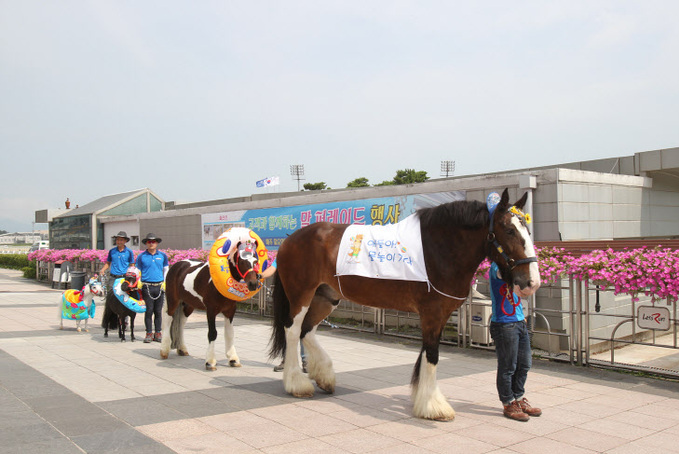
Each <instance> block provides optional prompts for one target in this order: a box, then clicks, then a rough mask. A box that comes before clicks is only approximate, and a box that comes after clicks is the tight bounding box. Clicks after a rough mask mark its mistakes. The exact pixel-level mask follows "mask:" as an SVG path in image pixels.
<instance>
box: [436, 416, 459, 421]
mask: <svg viewBox="0 0 679 454" xmlns="http://www.w3.org/2000/svg"><path fill="white" fill-rule="evenodd" d="M431 419H432V420H434V421H441V422H448V421H452V420H453V419H455V416H452V417H451V416H438V417H436V418H431Z"/></svg>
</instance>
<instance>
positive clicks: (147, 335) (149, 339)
mask: <svg viewBox="0 0 679 454" xmlns="http://www.w3.org/2000/svg"><path fill="white" fill-rule="evenodd" d="M152 340H153V334H151V333H146V337H145V338H144V343H145V344H148V343H149V342H151V341H152Z"/></svg>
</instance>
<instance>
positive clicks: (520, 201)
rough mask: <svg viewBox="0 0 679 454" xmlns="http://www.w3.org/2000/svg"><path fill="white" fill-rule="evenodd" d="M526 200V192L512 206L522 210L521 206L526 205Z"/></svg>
mask: <svg viewBox="0 0 679 454" xmlns="http://www.w3.org/2000/svg"><path fill="white" fill-rule="evenodd" d="M526 200H528V192H524V193H523V197H521V198H520V199H519V200H517V201H516V203H514V206H515V207H516V208H518V209H519V210H522V209H523V206H524V205H525V204H526Z"/></svg>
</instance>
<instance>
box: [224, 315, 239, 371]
mask: <svg viewBox="0 0 679 454" xmlns="http://www.w3.org/2000/svg"><path fill="white" fill-rule="evenodd" d="M233 339H234V334H233V324H232V323H231V321H230V320H229V319H228V318H227V317H224V347H225V351H226V359H228V360H229V366H231V367H241V363H240V359H239V358H238V353H236V346H235V344H234V342H233Z"/></svg>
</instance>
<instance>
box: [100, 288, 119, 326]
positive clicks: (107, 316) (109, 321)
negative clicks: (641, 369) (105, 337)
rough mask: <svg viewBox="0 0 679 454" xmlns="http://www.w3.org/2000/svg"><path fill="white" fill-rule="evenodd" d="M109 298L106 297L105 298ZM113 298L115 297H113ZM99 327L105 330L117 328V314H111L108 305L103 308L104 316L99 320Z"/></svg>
mask: <svg viewBox="0 0 679 454" xmlns="http://www.w3.org/2000/svg"><path fill="white" fill-rule="evenodd" d="M109 296H111V295H108V296H107V298H108V297H109ZM113 298H115V296H113ZM101 327H102V328H104V329H106V328H108V329H117V328H118V314H116V313H115V312H113V311H112V310H111V308H110V307H109V305H108V304H106V306H105V307H104V316H103V317H102V318H101Z"/></svg>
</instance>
